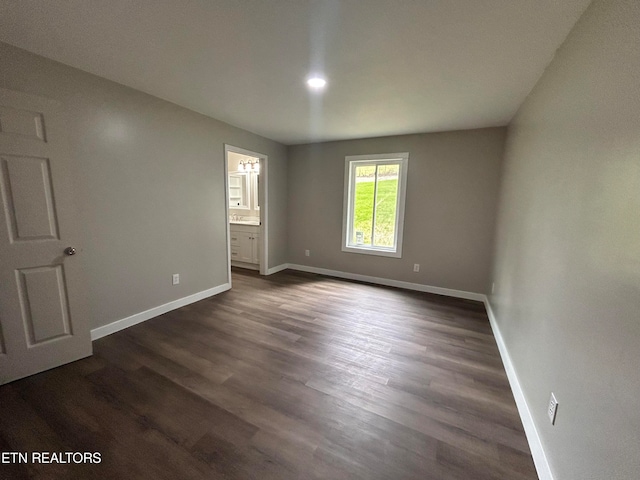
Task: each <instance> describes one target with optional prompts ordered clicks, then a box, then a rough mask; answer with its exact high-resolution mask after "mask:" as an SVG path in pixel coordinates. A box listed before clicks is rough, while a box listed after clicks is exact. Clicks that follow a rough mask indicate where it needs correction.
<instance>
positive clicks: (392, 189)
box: [342, 153, 409, 258]
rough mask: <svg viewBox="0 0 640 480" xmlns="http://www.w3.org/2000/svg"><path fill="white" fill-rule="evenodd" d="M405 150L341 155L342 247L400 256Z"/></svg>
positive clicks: (352, 250)
mask: <svg viewBox="0 0 640 480" xmlns="http://www.w3.org/2000/svg"><path fill="white" fill-rule="evenodd" d="M408 162H409V154H408V153H389V154H383V155H356V156H349V157H346V158H345V181H344V184H345V191H344V209H343V227H342V232H343V233H342V237H343V238H342V250H343V251H345V252H353V253H365V254H369V255H381V256H386V257H397V258H400V257H401V256H402V230H403V224H404V201H405V192H406V185H407V165H408Z"/></svg>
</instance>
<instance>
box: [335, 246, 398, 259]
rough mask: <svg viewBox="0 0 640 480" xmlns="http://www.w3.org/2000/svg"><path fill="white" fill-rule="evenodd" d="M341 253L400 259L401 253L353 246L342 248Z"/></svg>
mask: <svg viewBox="0 0 640 480" xmlns="http://www.w3.org/2000/svg"><path fill="white" fill-rule="evenodd" d="M342 251H343V252H348V253H360V254H363V255H376V256H378V257H391V258H402V251H401V250H400V249H398V250H397V251H394V250H391V249H382V248H372V247H356V246H355V245H348V246H343V247H342Z"/></svg>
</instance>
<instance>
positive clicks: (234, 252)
mask: <svg viewBox="0 0 640 480" xmlns="http://www.w3.org/2000/svg"><path fill="white" fill-rule="evenodd" d="M238 258H240V251H239V250H238V249H237V248H233V247H232V248H231V260H235V259H238Z"/></svg>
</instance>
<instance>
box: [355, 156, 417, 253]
mask: <svg viewBox="0 0 640 480" xmlns="http://www.w3.org/2000/svg"><path fill="white" fill-rule="evenodd" d="M344 160H345V167H344V202H343V210H342V251H343V252H350V253H362V254H365V255H379V256H382V257H394V258H402V235H403V232H404V206H405V199H406V195H407V170H408V167H409V152H402V153H381V154H375V155H349V156H347V157H345V159H344ZM390 163H391V164H399V165H400V171H399V172H398V180H399V182H398V202H397V204H396V228H395V242H394V244H395V247H394V248H389V247H374V246H369V245H354V244H350V243H349V242H350V240H351V239H352V238H353V235H352V233H353V210H354V209H353V203H354V200H355V198H354V197H355V195H354V192H355V170H356V169H355V167H356V166H359V165H388V164H390ZM374 218H375V211H374Z"/></svg>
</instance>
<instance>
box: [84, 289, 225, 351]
mask: <svg viewBox="0 0 640 480" xmlns="http://www.w3.org/2000/svg"><path fill="white" fill-rule="evenodd" d="M230 288H231V284H230V283H223V284H222V285H218V286H217V287H213V288H210V289H208V290H203V291H202V292H198V293H194V294H193V295H189V296H188V297H183V298H179V299H178V300H174V301H173V302H169V303H165V304H164V305H160V306H158V307H153V308H150V309H149V310H145V311H144V312H140V313H136V314H135V315H131V316H130V317H127V318H122V319H120V320H116V321H115V322H112V323H109V324H108V325H104V326H102V327H98V328H94V329H93V330H91V340H97V339H99V338H102V337H106V336H107V335H111V334H112V333H116V332H119V331H120V330H124V329H125V328H129V327H132V326H133V325H137V324H138V323H142V322H146V321H147V320H150V319H152V318H154V317H157V316H158V315H162V314H163V313H167V312H170V311H171V310H175V309H176V308H180V307H184V306H185V305H189V304H190V303H195V302H197V301H200V300H204V299H205V298H208V297H212V296H213V295H217V294H219V293H222V292H225V291H227V290H229V289H230Z"/></svg>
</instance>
